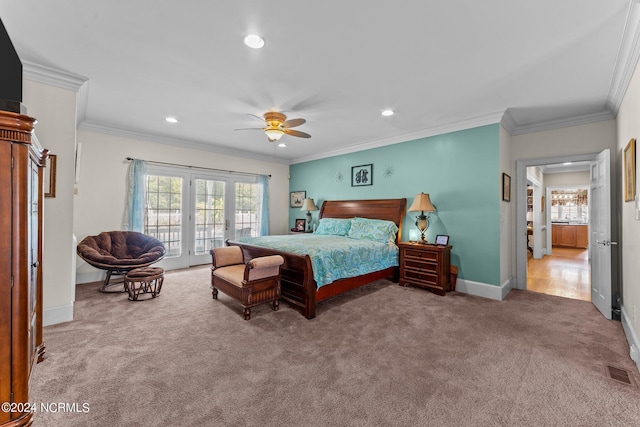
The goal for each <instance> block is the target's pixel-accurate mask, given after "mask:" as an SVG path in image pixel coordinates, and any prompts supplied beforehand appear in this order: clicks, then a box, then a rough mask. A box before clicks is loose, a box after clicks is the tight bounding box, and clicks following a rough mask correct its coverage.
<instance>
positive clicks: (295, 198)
mask: <svg viewBox="0 0 640 427" xmlns="http://www.w3.org/2000/svg"><path fill="white" fill-rule="evenodd" d="M290 198H291V201H290V203H289V206H291V207H292V208H301V207H302V204H303V203H304V199H306V198H307V192H306V191H292V192H291V193H290Z"/></svg>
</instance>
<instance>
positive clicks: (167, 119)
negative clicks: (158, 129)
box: [164, 116, 178, 123]
mask: <svg viewBox="0 0 640 427" xmlns="http://www.w3.org/2000/svg"><path fill="white" fill-rule="evenodd" d="M164 120H165V121H166V122H167V123H178V119H176V118H175V117H171V116H169V117H165V118H164Z"/></svg>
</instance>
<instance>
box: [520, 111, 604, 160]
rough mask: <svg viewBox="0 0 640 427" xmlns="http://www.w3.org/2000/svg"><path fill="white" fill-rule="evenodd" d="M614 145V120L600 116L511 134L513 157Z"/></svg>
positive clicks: (556, 154)
mask: <svg viewBox="0 0 640 427" xmlns="http://www.w3.org/2000/svg"><path fill="white" fill-rule="evenodd" d="M615 145H616V121H615V120H603V121H600V122H595V123H588V124H585V125H579V126H570V127H566V128H561V129H553V130H548V131H543V132H535V133H528V134H525V135H517V136H513V137H512V149H511V150H512V151H511V154H512V158H513V161H514V162H516V161H518V160H529V159H541V158H550V157H562V156H571V155H576V154H590V153H599V152H600V151H602V150H604V149H605V148H611V149H612V150H613V149H614V148H615Z"/></svg>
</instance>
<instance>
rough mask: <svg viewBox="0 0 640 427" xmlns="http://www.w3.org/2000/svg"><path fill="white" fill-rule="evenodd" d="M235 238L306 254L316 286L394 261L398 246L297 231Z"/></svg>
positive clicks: (396, 259)
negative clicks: (281, 234)
mask: <svg viewBox="0 0 640 427" xmlns="http://www.w3.org/2000/svg"><path fill="white" fill-rule="evenodd" d="M238 241H239V242H242V243H247V244H250V245H255V246H261V247H265V248H270V249H277V250H280V251H285V252H291V253H295V254H298V255H304V254H309V257H310V258H311V265H312V267H313V278H314V280H315V281H316V283H317V285H318V287H320V286H323V285H326V284H328V283H331V282H334V281H336V280H338V279H344V278H346V277H354V276H360V275H362V274H366V273H372V272H374V271H379V270H384V269H385V268H389V267H394V266H397V265H398V247H397V246H396V245H394V244H393V243H378V242H373V241H371V240H367V239H352V238H350V237H346V236H332V235H319V234H317V235H316V234H301V235H286V236H263V237H242V238H240V239H238Z"/></svg>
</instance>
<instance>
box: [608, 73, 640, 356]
mask: <svg viewBox="0 0 640 427" xmlns="http://www.w3.org/2000/svg"><path fill="white" fill-rule="evenodd" d="M638 118H640V70H639V69H638V68H636V70H635V72H634V74H633V77H632V79H631V82H630V84H629V86H628V88H627V92H626V93H625V96H624V100H623V101H622V104H621V105H620V110H619V111H618V120H617V125H618V126H617V133H618V134H617V141H616V148H615V150H614V152H613V157H614V158H616V159H618V163H619V164H621V161H620V159H621V158H622V154H623V150H624V148H625V147H626V145H627V144H628V143H629V140H630V139H631V138H638V139H640V120H639V119H638ZM638 148H640V147H638V146H636V150H637V149H638ZM636 163H637V154H636ZM617 175H618V178H619V182H620V186H619V188H618V194H617V195H618V198H619V214H620V215H619V217H620V224H621V230H622V233H621V236H620V239H618V244H619V245H620V246H621V248H622V257H621V258H622V259H621V264H622V277H621V282H622V323H623V326H624V327H625V332H626V334H627V338H628V340H629V343H630V345H631V348H632V358H633V359H634V360H635V362H636V364H637V365H638V367H639V368H640V356H639V355H638V351H639V350H640V348H639V346H640V342H639V341H638V332H640V313H638V311H639V310H640V279H638V278H640V263H639V262H638V259H639V258H640V221H638V220H636V219H635V203H634V202H625V201H624V197H623V191H624V190H623V182H624V178H623V169H622V167H618V169H617ZM638 185H640V181H638V172H637V168H636V194H637V193H638V190H639V187H638Z"/></svg>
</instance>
